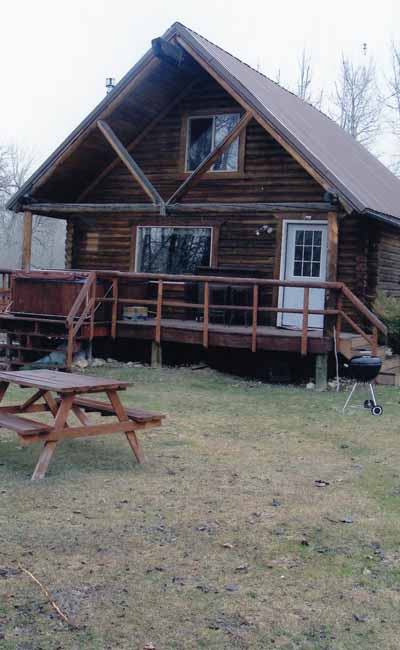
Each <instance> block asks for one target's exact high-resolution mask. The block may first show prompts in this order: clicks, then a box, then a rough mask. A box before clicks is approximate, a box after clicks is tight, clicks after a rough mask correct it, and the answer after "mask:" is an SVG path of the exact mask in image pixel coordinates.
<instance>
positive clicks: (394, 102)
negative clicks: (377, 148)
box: [385, 41, 400, 176]
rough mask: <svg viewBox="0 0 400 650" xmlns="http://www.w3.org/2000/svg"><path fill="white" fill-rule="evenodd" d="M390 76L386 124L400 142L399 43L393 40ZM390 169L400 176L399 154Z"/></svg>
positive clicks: (388, 80) (398, 142) (386, 102)
mask: <svg viewBox="0 0 400 650" xmlns="http://www.w3.org/2000/svg"><path fill="white" fill-rule="evenodd" d="M390 55H391V65H390V76H389V78H388V79H387V87H388V97H387V98H386V101H385V104H386V107H387V109H388V126H389V130H390V132H391V133H392V134H393V135H394V136H395V138H396V140H397V148H398V146H399V144H400V45H399V44H398V43H396V42H395V41H392V42H391V44H390ZM390 167H391V169H392V171H393V172H394V173H395V174H397V175H398V176H400V155H397V156H395V157H394V160H393V161H392V164H391V165H390Z"/></svg>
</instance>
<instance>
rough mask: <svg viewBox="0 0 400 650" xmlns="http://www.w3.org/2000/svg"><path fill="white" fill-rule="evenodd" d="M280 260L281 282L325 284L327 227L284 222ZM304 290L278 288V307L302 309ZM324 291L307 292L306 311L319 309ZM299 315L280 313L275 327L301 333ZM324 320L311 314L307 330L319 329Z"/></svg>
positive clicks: (300, 288) (299, 288)
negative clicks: (295, 330)
mask: <svg viewBox="0 0 400 650" xmlns="http://www.w3.org/2000/svg"><path fill="white" fill-rule="evenodd" d="M283 226H284V231H283V240H282V259H281V279H282V280H297V281H300V282H315V281H317V282H319V281H320V282H323V281H325V280H326V259H327V239H328V237H327V230H328V229H327V225H326V224H318V223H307V224H306V223H304V222H303V223H295V222H294V223H293V222H290V221H287V222H284V224H283ZM303 299H304V289H303V288H302V287H281V288H280V292H279V306H280V307H289V308H290V309H302V308H303ZM324 303H325V290H324V289H310V301H309V308H310V309H323V308H324ZM302 324H303V316H302V314H290V313H289V314H288V313H283V314H279V315H278V325H280V326H281V327H291V328H293V329H301V327H302ZM323 326H324V317H323V315H322V314H321V315H320V314H311V315H309V317H308V327H309V328H311V329H322V328H323Z"/></svg>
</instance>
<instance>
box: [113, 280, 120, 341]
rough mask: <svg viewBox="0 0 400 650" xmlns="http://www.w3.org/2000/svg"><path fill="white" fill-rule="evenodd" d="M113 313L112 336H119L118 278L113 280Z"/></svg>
mask: <svg viewBox="0 0 400 650" xmlns="http://www.w3.org/2000/svg"><path fill="white" fill-rule="evenodd" d="M112 298H113V303H112V314H111V338H112V339H115V338H116V337H117V316H118V279H117V278H113V281H112Z"/></svg>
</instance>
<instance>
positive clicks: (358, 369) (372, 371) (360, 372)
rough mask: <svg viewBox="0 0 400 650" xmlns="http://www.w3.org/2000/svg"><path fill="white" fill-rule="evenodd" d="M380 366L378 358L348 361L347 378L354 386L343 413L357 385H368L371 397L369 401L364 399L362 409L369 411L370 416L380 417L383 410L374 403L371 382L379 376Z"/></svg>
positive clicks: (354, 358)
mask: <svg viewBox="0 0 400 650" xmlns="http://www.w3.org/2000/svg"><path fill="white" fill-rule="evenodd" d="M381 366H382V360H381V358H380V357H370V356H364V357H353V358H352V359H350V361H349V363H348V364H347V376H348V377H349V378H350V379H354V384H353V387H352V389H351V391H350V395H349V396H348V398H347V400H346V403H345V405H344V407H343V411H344V410H345V408H346V407H347V405H348V404H349V402H350V400H351V398H352V397H353V395H354V391H355V390H356V388H357V386H358V385H359V384H362V385H364V386H366V385H368V388H369V393H370V396H371V399H366V400H365V401H364V408H367V409H369V410H370V411H371V413H372V415H382V413H383V408H382V406H380V405H379V404H377V403H376V399H375V393H374V388H373V386H372V382H373V380H374V379H375V377H377V375H379V371H380V369H381Z"/></svg>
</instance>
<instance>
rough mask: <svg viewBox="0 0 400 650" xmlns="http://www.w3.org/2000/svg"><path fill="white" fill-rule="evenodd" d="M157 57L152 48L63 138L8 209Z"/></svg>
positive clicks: (16, 204) (8, 206)
mask: <svg viewBox="0 0 400 650" xmlns="http://www.w3.org/2000/svg"><path fill="white" fill-rule="evenodd" d="M176 31H177V23H174V24H173V25H172V26H171V27H170V28H169V29H168V30H167V31H166V32H165V33H164V34H163V38H165V39H168V38H172V37H173V36H174V35H175V34H176ZM153 59H155V56H154V54H153V52H152V49H151V48H150V49H149V50H148V51H147V52H146V53H145V54H144V55H143V56H142V58H141V59H139V61H138V62H137V63H136V64H135V65H134V66H133V67H132V68H131V69H130V70H129V71H128V72H127V73H126V75H124V76H123V77H122V79H121V80H120V81H119V82H118V83H117V85H116V86H115V88H114V89H113V90H112V91H111V92H110V93H109V94H108V95H106V96H105V97H104V98H103V99H102V100H101V101H100V102H99V104H97V106H96V107H95V108H94V109H93V110H92V111H91V112H90V113H89V115H87V116H86V117H85V119H84V120H82V122H80V124H79V125H78V126H77V127H76V128H75V129H74V130H73V131H72V133H70V135H69V136H68V137H67V138H65V140H63V142H62V143H61V144H60V145H59V146H58V147H57V149H56V150H55V151H54V152H53V153H52V154H51V155H50V156H49V157H48V158H46V160H45V161H44V162H43V163H42V165H40V167H38V169H37V170H36V171H35V172H34V173H33V174H32V175H31V176H30V177H29V178H28V180H27V181H25V183H24V184H23V185H22V186H21V188H20V189H19V190H18V191H17V192H16V193H15V194H13V196H12V197H11V198H10V199H9V200H8V201H7V203H6V206H5V207H6V210H10V211H14V212H18V208H19V207H20V205H21V202H20V199H22V198H23V197H24V196H25V195H26V194H29V193H30V191H31V190H32V189H33V188H34V186H35V184H36V183H37V182H38V181H39V180H40V179H41V177H42V176H43V175H44V174H45V173H46V172H48V171H49V170H50V168H51V167H52V165H54V164H55V163H56V162H57V160H58V159H59V158H60V156H62V155H63V154H64V153H65V152H66V151H67V150H68V149H69V147H70V146H71V145H72V144H74V142H76V140H77V139H79V138H80V137H81V136H82V135H83V134H84V133H85V131H86V130H88V129H89V128H90V127H91V126H92V125H93V124H94V123H95V122H96V121H97V119H99V117H101V115H102V114H103V112H104V111H105V110H106V109H108V108H109V106H110V105H111V104H112V103H113V102H114V101H115V100H116V99H117V97H118V96H119V95H120V94H121V92H122V91H123V90H125V88H126V87H127V86H128V85H129V84H130V83H131V82H132V81H133V80H134V79H135V77H136V76H137V75H138V74H139V73H140V71H141V70H142V68H144V67H145V66H146V65H147V64H148V63H149V62H150V61H151V60H153Z"/></svg>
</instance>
